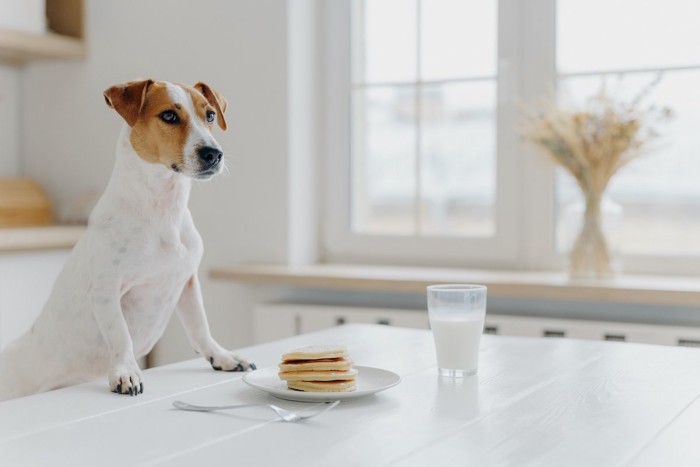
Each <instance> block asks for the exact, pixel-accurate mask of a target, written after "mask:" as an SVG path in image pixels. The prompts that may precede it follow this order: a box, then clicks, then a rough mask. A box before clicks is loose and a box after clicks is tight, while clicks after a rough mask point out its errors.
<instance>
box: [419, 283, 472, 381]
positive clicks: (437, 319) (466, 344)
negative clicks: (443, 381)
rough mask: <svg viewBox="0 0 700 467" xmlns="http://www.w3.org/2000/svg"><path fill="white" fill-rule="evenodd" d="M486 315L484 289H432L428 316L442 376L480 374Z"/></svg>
mask: <svg viewBox="0 0 700 467" xmlns="http://www.w3.org/2000/svg"><path fill="white" fill-rule="evenodd" d="M485 314H486V287H484V286H483V285H467V284H450V285H431V286H429V287H428V315H429V317H430V328H431V329H432V331H433V338H434V340H435V350H436V352H437V363H438V371H439V373H440V375H441V376H450V377H453V378H462V377H464V376H468V375H473V374H475V373H476V370H477V367H478V366H479V365H478V363H479V340H480V339H481V334H482V332H483V330H484V316H485Z"/></svg>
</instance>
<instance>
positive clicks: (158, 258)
mask: <svg viewBox="0 0 700 467" xmlns="http://www.w3.org/2000/svg"><path fill="white" fill-rule="evenodd" d="M144 245H145V247H144V248H142V249H137V250H136V251H135V252H134V255H135V256H132V258H130V261H129V262H132V264H134V265H135V267H134V270H133V275H132V277H130V278H129V280H128V281H127V282H126V283H125V284H124V290H123V295H122V298H121V305H122V312H123V314H124V318H125V320H126V322H127V325H128V327H129V331H130V333H131V337H132V339H133V342H134V348H135V350H136V352H139V351H147V350H148V349H149V348H150V347H151V346H152V345H153V344H154V343H155V341H156V340H157V338H158V336H160V335H161V334H162V332H163V330H164V329H165V326H166V325H167V323H168V320H169V319H170V316H171V314H172V312H173V310H174V309H175V306H176V304H177V301H178V299H179V297H180V294H181V292H182V289H183V287H184V285H185V283H186V282H187V281H188V280H189V278H190V277H192V275H194V274H195V273H196V271H197V267H198V266H199V261H200V259H201V255H202V243H201V239H200V237H199V234H198V233H197V232H196V230H195V229H194V227H193V226H192V227H188V228H185V229H178V230H175V229H171V230H164V231H162V232H160V233H159V234H158V235H152V236H150V237H149V239H148V241H146V242H145V243H144Z"/></svg>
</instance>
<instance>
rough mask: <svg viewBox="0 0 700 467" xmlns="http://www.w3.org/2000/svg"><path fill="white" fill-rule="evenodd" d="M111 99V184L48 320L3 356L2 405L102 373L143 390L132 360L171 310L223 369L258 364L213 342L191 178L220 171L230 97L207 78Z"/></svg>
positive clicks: (116, 89)
mask: <svg viewBox="0 0 700 467" xmlns="http://www.w3.org/2000/svg"><path fill="white" fill-rule="evenodd" d="M104 97H105V100H106V101H107V106H109V107H110V108H113V109H114V110H116V111H117V113H119V115H121V117H122V118H123V119H124V120H125V121H126V124H125V125H124V126H123V129H122V131H121V134H120V136H119V141H118V143H117V159H116V163H115V166H114V171H113V173H112V177H111V179H110V181H109V184H108V185H107V189H106V190H105V192H104V194H103V195H102V198H101V199H100V201H99V202H98V203H97V205H96V207H95V209H94V210H93V212H92V214H91V215H90V219H89V222H88V228H87V231H86V232H85V234H84V236H83V237H82V238H81V239H80V241H79V242H78V243H77V244H76V246H75V248H74V249H73V252H72V253H71V255H70V257H69V258H68V261H67V263H66V265H65V267H64V268H63V271H62V272H61V273H60V275H59V276H58V279H57V280H56V283H55V284H54V287H53V290H52V292H51V295H50V297H49V299H48V301H47V303H46V305H45V306H44V309H43V311H42V314H41V315H40V316H39V318H38V319H37V321H36V322H35V323H34V325H33V326H32V328H31V330H29V331H28V332H27V333H26V334H24V335H23V336H22V337H20V338H19V339H18V340H16V341H15V342H13V343H12V344H10V345H9V347H8V348H7V349H6V350H5V351H3V352H2V353H1V354H0V400H3V399H9V398H14V397H20V396H24V395H28V394H32V393H36V392H41V391H47V390H50V389H55V388H59V387H63V386H69V385H73V384H77V383H81V382H86V381H90V380H94V379H95V378H97V377H100V376H105V375H106V376H107V379H108V381H109V388H110V389H111V390H112V391H113V392H116V393H121V394H130V395H136V394H139V393H142V392H143V376H142V374H141V370H140V369H139V367H138V364H137V363H136V359H137V358H139V357H141V356H143V355H146V354H147V353H148V352H149V351H150V350H151V349H152V348H153V346H154V345H155V343H156V342H157V341H158V339H159V338H160V337H161V335H162V334H163V331H164V330H165V327H166V325H167V323H168V321H169V319H170V317H171V315H172V312H173V310H177V315H178V316H179V318H180V320H181V321H182V324H183V325H184V327H185V331H186V332H187V336H188V338H189V341H190V344H191V345H192V347H193V348H194V350H195V351H196V352H198V353H199V354H201V355H202V356H203V357H204V358H206V359H207V360H208V361H209V363H210V364H211V366H212V367H213V368H214V369H215V370H224V371H246V370H251V369H255V365H254V364H253V363H248V362H246V361H245V360H242V359H240V358H239V357H237V356H236V355H234V354H233V353H231V352H230V351H228V350H226V349H224V348H223V347H221V346H220V345H219V344H218V343H217V342H216V341H215V340H214V339H213V338H212V337H211V334H210V332H209V325H208V323H207V318H206V315H205V312H204V306H203V302H202V294H201V290H200V285H199V280H198V278H197V268H198V267H199V263H200V260H201V258H202V239H201V237H200V235H199V233H198V232H197V229H196V228H195V226H194V223H193V222H192V215H191V214H190V211H189V209H188V207H187V202H188V199H189V195H190V188H191V183H192V179H197V180H207V179H210V178H212V177H213V176H215V175H217V174H218V173H220V172H221V170H222V167H223V165H224V161H223V153H222V150H221V147H220V146H219V144H218V143H217V142H216V140H215V139H214V137H213V136H212V128H213V125H214V123H215V122H217V123H218V125H219V127H221V129H222V130H226V120H225V119H224V111H225V110H226V100H225V99H224V98H223V97H222V96H221V95H220V94H219V93H217V92H216V91H214V90H212V89H211V88H210V87H209V86H207V85H206V84H204V83H197V84H195V85H194V86H193V87H190V86H183V85H177V84H172V83H167V82H163V81H153V80H150V79H149V80H142V81H130V82H127V83H125V84H119V85H116V86H112V87H111V88H109V89H107V90H106V91H105V93H104Z"/></svg>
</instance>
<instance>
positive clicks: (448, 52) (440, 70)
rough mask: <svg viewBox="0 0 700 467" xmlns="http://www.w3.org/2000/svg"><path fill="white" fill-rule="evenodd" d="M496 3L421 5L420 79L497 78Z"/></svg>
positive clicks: (450, 0)
mask: <svg viewBox="0 0 700 467" xmlns="http://www.w3.org/2000/svg"><path fill="white" fill-rule="evenodd" d="M496 21H497V2H496V0H429V1H423V2H421V28H420V29H421V33H420V34H421V79H422V80H432V79H450V78H465V77H474V76H482V77H483V76H495V75H496V55H497V48H496V41H497V37H496Z"/></svg>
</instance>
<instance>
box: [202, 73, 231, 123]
mask: <svg viewBox="0 0 700 467" xmlns="http://www.w3.org/2000/svg"><path fill="white" fill-rule="evenodd" d="M194 88H195V89H196V90H197V91H199V92H201V93H202V95H203V96H204V98H205V99H206V100H207V102H209V104H210V105H211V106H212V107H214V108H215V109H216V121H217V122H218V123H219V127H220V128H221V129H222V130H224V131H225V130H226V119H225V118H224V112H226V107H228V102H226V98H224V96H222V95H221V93H218V92H216V91H214V90H213V89H212V88H210V87H209V85H207V84H205V83H202V82H201V81H200V82H198V83H197V84H195V85H194Z"/></svg>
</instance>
